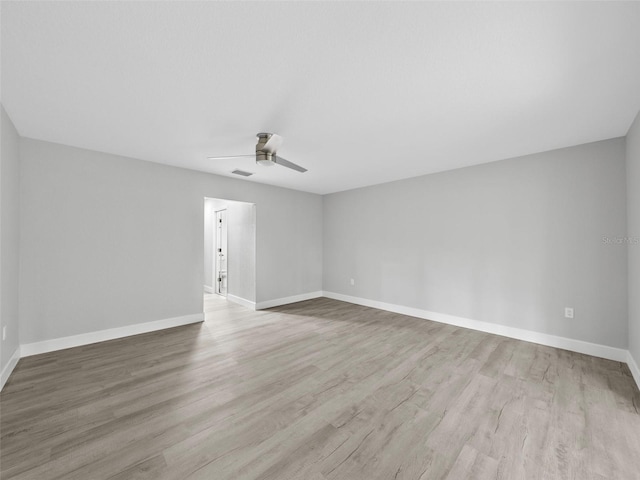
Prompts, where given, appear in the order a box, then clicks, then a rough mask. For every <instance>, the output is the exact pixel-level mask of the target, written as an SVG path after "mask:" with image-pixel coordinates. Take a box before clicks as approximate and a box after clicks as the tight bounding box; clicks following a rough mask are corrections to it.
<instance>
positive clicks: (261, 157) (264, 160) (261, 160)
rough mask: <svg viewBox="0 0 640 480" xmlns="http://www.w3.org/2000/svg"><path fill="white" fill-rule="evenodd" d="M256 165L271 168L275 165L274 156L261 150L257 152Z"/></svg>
mask: <svg viewBox="0 0 640 480" xmlns="http://www.w3.org/2000/svg"><path fill="white" fill-rule="evenodd" d="M256 163H257V164H258V165H262V166H263V167H270V166H272V165H273V164H274V161H273V155H271V154H270V153H267V152H263V151H261V150H257V151H256Z"/></svg>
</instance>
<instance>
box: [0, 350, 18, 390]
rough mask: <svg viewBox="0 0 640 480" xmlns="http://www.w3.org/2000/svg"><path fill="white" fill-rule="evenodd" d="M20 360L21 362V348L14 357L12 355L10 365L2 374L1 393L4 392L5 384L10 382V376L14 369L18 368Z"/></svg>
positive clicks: (0, 376)
mask: <svg viewBox="0 0 640 480" xmlns="http://www.w3.org/2000/svg"><path fill="white" fill-rule="evenodd" d="M18 360H20V347H18V348H16V351H15V352H13V355H11V358H10V359H9V363H7V364H6V365H5V366H4V368H3V369H2V373H0V391H2V389H3V388H4V384H5V383H7V380H9V376H10V375H11V373H12V372H13V369H14V368H16V365H17V364H18Z"/></svg>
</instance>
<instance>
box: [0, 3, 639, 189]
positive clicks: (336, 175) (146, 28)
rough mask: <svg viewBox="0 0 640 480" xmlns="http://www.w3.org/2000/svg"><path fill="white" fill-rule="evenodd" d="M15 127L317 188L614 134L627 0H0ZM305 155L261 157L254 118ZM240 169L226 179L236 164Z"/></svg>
mask: <svg viewBox="0 0 640 480" xmlns="http://www.w3.org/2000/svg"><path fill="white" fill-rule="evenodd" d="M1 14H2V20H1V21H2V92H1V93H2V102H3V104H4V105H5V108H6V110H7V111H8V113H9V115H10V116H11V117H12V119H13V121H14V123H15V125H16V127H17V129H18V131H19V132H20V134H21V135H23V136H27V137H33V138H38V139H43V140H49V141H52V142H59V143H63V144H68V145H74V146H78V147H85V148H90V149H94V150H99V151H103V152H109V153H115V154H120V155H126V156H131V157H136V158H141V159H145V160H151V161H154V162H160V163H166V164H170V165H177V166H181V167H186V168H191V169H197V170H202V171H206V172H212V173H218V174H221V175H231V174H230V173H229V172H230V171H231V170H233V169H234V168H240V169H244V170H248V171H253V172H255V173H256V174H255V175H254V176H252V177H251V178H249V179H248V180H247V181H255V182H263V183H268V184H273V185H280V186H285V187H290V188H295V189H298V190H305V191H310V192H316V193H328V192H335V191H340V190H345V189H349V188H354V187H359V186H364V185H371V184H376V183H381V182H386V181H390V180H396V179H401V178H406V177H412V176H416V175H420V174H425V173H431V172H436V171H442V170H447V169H452V168H458V167H462V166H467V165H473V164H478V163H484V162H489V161H493V160H499V159H503V158H509V157H513V156H518V155H523V154H528V153H534V152H540V151H545V150H549V149H553V148H558V147H565V146H570V145H576V144H580V143H586V142H591V141H596V140H602V139H606V138H612V137H618V136H623V135H625V134H626V132H627V130H628V128H629V126H630V124H631V122H632V120H633V118H634V117H635V115H636V113H637V112H638V110H639V109H640V3H637V2H603V3H600V2H566V3H564V2H563V3H553V2H540V3H530V2H527V3H520V2H513V3H509V2H504V3H492V2H478V3H458V2H454V3H435V2H430V3H416V2H412V3H400V2H389V3H382V2H375V3H374V2H371V3H369V2H355V3H344V2H343V3H341V2H320V3H315V2H284V3H271V2H258V3H244V2H243V3H238V2H224V3H213V2H202V3H197V2H196V3H191V2H190V3H183V2H159V3H155V2H153V3H152V2H131V3H129V2H104V3H103V2H69V3H66V2H65V3H61V2H45V3H37V2H16V3H12V2H5V1H3V2H2V12H1ZM261 131H267V132H276V133H278V134H280V135H282V136H283V137H284V140H285V142H284V145H283V147H282V148H281V149H280V151H279V154H280V155H282V156H283V157H284V158H286V159H288V160H291V161H293V162H296V163H299V164H300V165H302V166H304V167H306V168H308V169H309V171H308V172H307V173H304V174H300V173H297V172H294V171H291V170H288V169H286V168H282V167H278V166H276V167H272V168H264V167H259V166H256V165H255V163H254V161H253V159H252V158H247V159H239V160H235V161H233V160H226V161H212V160H207V159H206V157H207V156H212V155H238V154H242V153H251V152H252V151H253V150H254V147H255V143H256V140H255V136H254V135H255V133H257V132H261ZM234 177H235V178H239V177H236V176H234Z"/></svg>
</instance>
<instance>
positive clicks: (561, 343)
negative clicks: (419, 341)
mask: <svg viewBox="0 0 640 480" xmlns="http://www.w3.org/2000/svg"><path fill="white" fill-rule="evenodd" d="M324 296H325V297H328V298H333V299H335V300H342V301H344V302H349V303H355V304H356V305H363V306H365V307H372V308H377V309H380V310H387V311H389V312H394V313H400V314H403V315H409V316H411V317H418V318H424V319H426V320H432V321H434V322H439V323H446V324H449V325H455V326H456V327H464V328H470V329H472V330H478V331H480V332H486V333H492V334H494V335H501V336H503V337H509V338H515V339H517V340H524V341H525V342H532V343H538V344H540V345H546V346H548V347H556V348H562V349H564V350H570V351H572V352H577V353H584V354H587V355H592V356H594V357H600V358H606V359H609V360H615V361H617V362H627V360H628V351H627V350H624V349H622V348H615V347H609V346H607V345H599V344H597V343H589V342H584V341H582V340H574V339H572V338H566V337H558V336H555V335H549V334H547V333H540V332H534V331H531V330H524V329H522V328H515V327H507V326H505V325H499V324H496V323H489V322H482V321H480V320H472V319H470V318H464V317H456V316H454V315H448V314H445V313H438V312H430V311H428V310H421V309H419V308H413V307H405V306H403V305H395V304H392V303H385V302H379V301H376V300H368V299H366V298H359V297H352V296H350V295H343V294H341V293H333V292H324ZM636 381H637V380H636Z"/></svg>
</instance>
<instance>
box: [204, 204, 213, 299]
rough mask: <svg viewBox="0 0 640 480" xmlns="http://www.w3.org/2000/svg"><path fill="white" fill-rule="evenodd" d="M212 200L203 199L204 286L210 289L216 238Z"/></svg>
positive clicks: (211, 286)
mask: <svg viewBox="0 0 640 480" xmlns="http://www.w3.org/2000/svg"><path fill="white" fill-rule="evenodd" d="M213 202H214V200H213V199H211V198H207V199H205V201H204V281H203V283H204V286H205V287H209V288H211V289H213V288H214V284H213V275H214V271H213V270H214V267H213V259H214V255H215V254H214V252H213V250H214V248H215V242H216V239H215V237H214V235H213V233H214V231H215V229H214V226H213V224H214V222H215V211H214V209H213Z"/></svg>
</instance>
